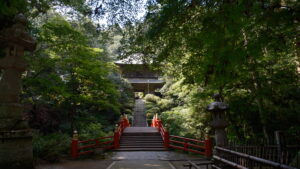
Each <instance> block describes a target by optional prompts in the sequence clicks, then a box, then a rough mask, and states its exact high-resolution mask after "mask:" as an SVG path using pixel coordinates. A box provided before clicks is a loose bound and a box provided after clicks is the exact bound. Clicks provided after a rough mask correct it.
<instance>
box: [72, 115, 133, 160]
mask: <svg viewBox="0 0 300 169" xmlns="http://www.w3.org/2000/svg"><path fill="white" fill-rule="evenodd" d="M129 126H130V124H129V120H128V118H127V116H126V115H124V116H121V118H120V121H119V123H118V124H116V128H115V131H114V135H113V136H106V137H99V138H95V139H89V140H78V133H77V131H74V134H73V138H72V143H71V153H70V155H71V157H72V158H77V157H79V156H81V155H86V154H91V153H94V152H95V150H96V149H97V148H101V149H103V150H104V151H105V150H109V149H118V148H119V147H120V137H121V135H122V133H123V131H124V129H125V128H126V127H129Z"/></svg>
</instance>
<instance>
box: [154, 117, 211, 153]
mask: <svg viewBox="0 0 300 169" xmlns="http://www.w3.org/2000/svg"><path fill="white" fill-rule="evenodd" d="M151 127H155V128H158V131H159V132H160V134H161V136H162V138H163V141H164V145H165V147H166V148H175V149H179V150H183V151H188V152H193V153H197V154H202V155H205V156H206V157H208V158H210V157H211V156H212V142H211V139H210V138H208V137H206V138H205V140H197V139H191V138H186V137H181V136H174V135H170V134H169V132H168V130H167V129H166V128H165V127H164V126H163V123H162V121H161V120H160V119H159V118H158V115H157V114H156V115H155V116H154V117H153V119H152V123H151ZM199 144H201V145H199Z"/></svg>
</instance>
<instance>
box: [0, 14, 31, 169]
mask: <svg viewBox="0 0 300 169" xmlns="http://www.w3.org/2000/svg"><path fill="white" fill-rule="evenodd" d="M26 23H27V20H26V18H25V17H24V16H23V15H21V14H19V15H17V16H16V17H15V24H14V25H13V26H12V27H10V28H7V29H4V30H2V31H1V32H0V44H1V48H4V50H5V56H0V70H1V72H2V75H1V77H0V78H1V79H0V166H1V168H5V169H19V168H22V169H32V168H34V166H33V155H32V143H31V142H32V141H31V140H32V130H31V129H29V127H28V125H27V122H26V120H25V119H24V116H23V106H22V105H21V104H20V93H21V91H22V83H21V82H22V79H21V76H22V73H23V72H24V71H25V69H26V63H25V61H24V59H23V55H24V51H26V50H28V51H33V50H34V49H35V47H36V42H35V41H34V40H33V39H32V37H30V36H29V34H28V33H27V32H26Z"/></svg>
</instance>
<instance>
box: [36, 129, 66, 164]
mask: <svg viewBox="0 0 300 169" xmlns="http://www.w3.org/2000/svg"><path fill="white" fill-rule="evenodd" d="M32 142H33V154H34V157H35V158H36V159H43V160H46V161H50V162H57V161H59V159H60V157H62V156H64V155H67V154H68V153H69V151H70V145H71V137H70V136H68V135H66V134H63V133H52V134H47V135H41V134H39V133H36V134H35V135H34V136H33V140H32Z"/></svg>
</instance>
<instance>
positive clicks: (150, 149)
mask: <svg viewBox="0 0 300 169" xmlns="http://www.w3.org/2000/svg"><path fill="white" fill-rule="evenodd" d="M114 151H168V149H166V148H119V149H114Z"/></svg>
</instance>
